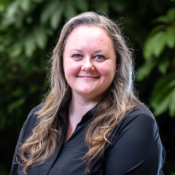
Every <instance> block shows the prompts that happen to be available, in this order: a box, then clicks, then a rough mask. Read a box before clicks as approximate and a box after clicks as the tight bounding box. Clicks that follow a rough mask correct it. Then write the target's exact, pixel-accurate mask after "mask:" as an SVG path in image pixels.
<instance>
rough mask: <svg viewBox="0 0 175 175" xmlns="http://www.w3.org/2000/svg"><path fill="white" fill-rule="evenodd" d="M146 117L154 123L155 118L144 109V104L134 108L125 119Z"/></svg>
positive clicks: (146, 108)
mask: <svg viewBox="0 0 175 175" xmlns="http://www.w3.org/2000/svg"><path fill="white" fill-rule="evenodd" d="M140 115H142V116H147V117H149V118H150V119H152V120H154V121H155V117H154V115H153V114H152V112H151V111H150V110H149V109H148V107H146V106H145V105H144V104H140V105H138V106H136V107H134V108H133V109H132V110H131V111H130V112H129V113H128V114H127V115H126V118H134V117H138V116H140Z"/></svg>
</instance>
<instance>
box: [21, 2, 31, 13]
mask: <svg viewBox="0 0 175 175" xmlns="http://www.w3.org/2000/svg"><path fill="white" fill-rule="evenodd" d="M30 3H31V0H23V1H21V2H20V7H21V8H22V9H23V10H24V11H25V12H27V11H29V10H30Z"/></svg>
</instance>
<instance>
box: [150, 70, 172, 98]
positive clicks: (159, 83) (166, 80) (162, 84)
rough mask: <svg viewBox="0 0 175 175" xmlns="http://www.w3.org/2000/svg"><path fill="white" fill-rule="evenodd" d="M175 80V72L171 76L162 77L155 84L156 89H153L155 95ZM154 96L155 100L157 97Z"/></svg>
mask: <svg viewBox="0 0 175 175" xmlns="http://www.w3.org/2000/svg"><path fill="white" fill-rule="evenodd" d="M174 79H175V72H172V73H171V74H168V75H165V76H163V77H161V78H160V79H159V80H158V81H157V82H156V84H155V87H154V89H153V94H156V93H157V92H159V91H160V89H162V88H163V87H165V85H167V84H169V82H172V81H173V80H174ZM153 94H152V97H153V98H155V96H154V95H153Z"/></svg>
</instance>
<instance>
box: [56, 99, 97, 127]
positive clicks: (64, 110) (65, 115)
mask: <svg viewBox="0 0 175 175" xmlns="http://www.w3.org/2000/svg"><path fill="white" fill-rule="evenodd" d="M70 100H71V99H69V100H68V101H67V102H66V103H65V105H64V106H63V107H62V108H61V109H60V110H59V111H58V115H59V116H60V117H61V118H62V119H63V121H64V123H65V125H66V126H67V123H68V111H69V103H70ZM98 105H99V103H97V104H96V105H95V106H94V107H93V108H92V109H90V110H89V111H88V112H87V113H86V114H85V115H84V116H83V117H82V119H81V121H80V122H79V124H78V125H82V124H84V123H86V122H87V121H89V120H90V119H91V118H93V117H94V115H95V112H96V109H97V107H98Z"/></svg>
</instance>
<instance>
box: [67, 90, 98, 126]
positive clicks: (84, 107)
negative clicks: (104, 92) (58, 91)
mask: <svg viewBox="0 0 175 175" xmlns="http://www.w3.org/2000/svg"><path fill="white" fill-rule="evenodd" d="M100 99H101V98H100V97H95V98H93V99H87V98H83V97H82V96H80V95H78V94H75V93H72V99H71V102H70V104H69V118H70V119H71V118H72V119H73V120H75V121H77V122H78V123H79V122H80V121H81V119H82V117H83V116H84V114H86V113H87V112H88V111H89V110H90V109H92V108H93V107H94V106H95V105H96V104H97V103H98V102H99V101H100Z"/></svg>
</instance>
